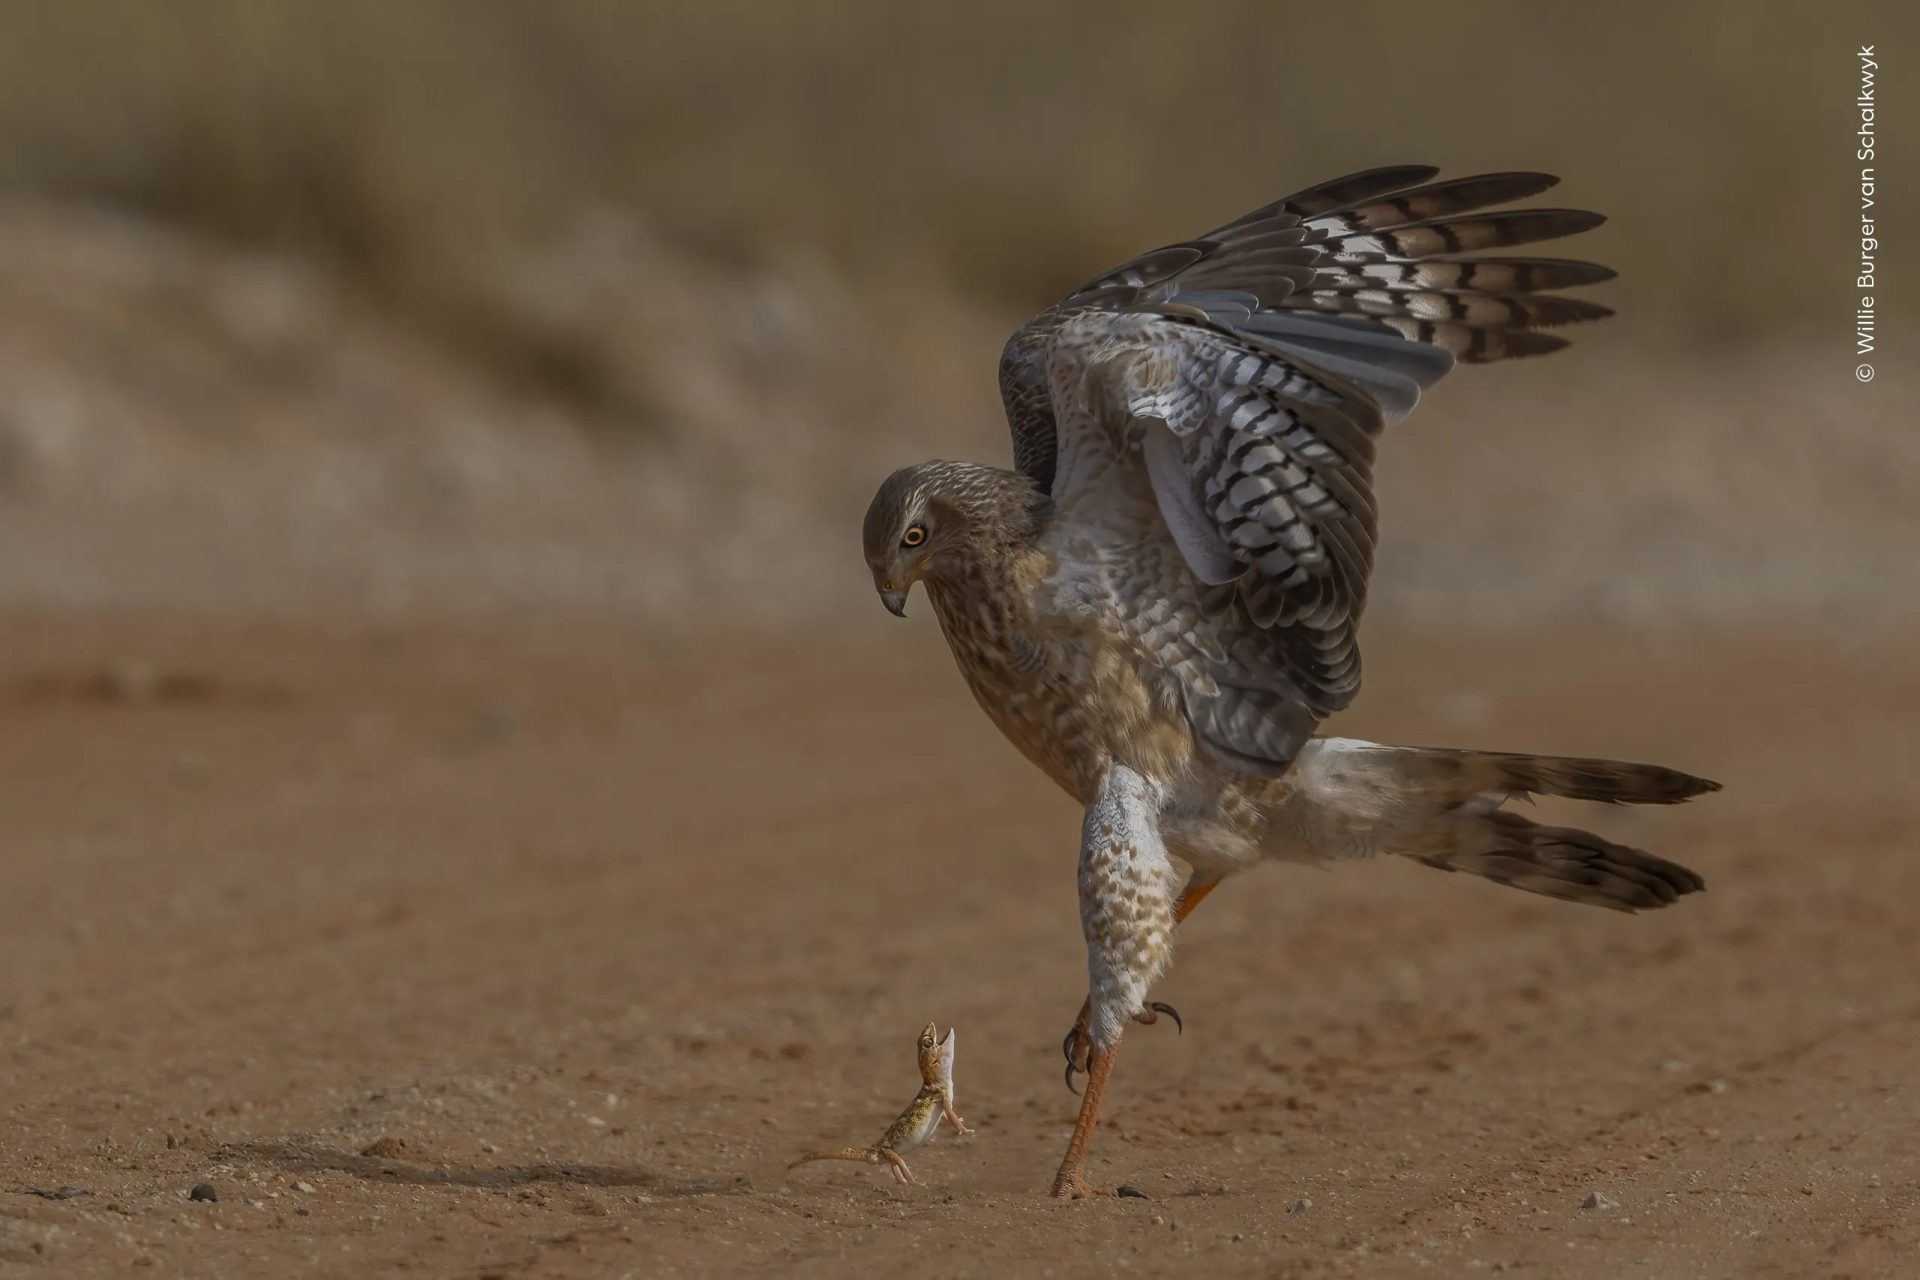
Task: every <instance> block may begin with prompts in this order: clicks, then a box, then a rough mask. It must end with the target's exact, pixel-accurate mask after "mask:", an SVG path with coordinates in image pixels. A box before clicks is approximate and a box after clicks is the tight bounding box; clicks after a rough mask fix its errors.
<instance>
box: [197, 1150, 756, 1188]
mask: <svg viewBox="0 0 1920 1280" xmlns="http://www.w3.org/2000/svg"><path fill="white" fill-rule="evenodd" d="M215 1154H216V1155H217V1156H218V1157H219V1158H221V1159H227V1160H258V1161H264V1162H266V1163H268V1164H274V1165H278V1166H279V1167H280V1168H282V1169H287V1170H291V1171H294V1172H302V1173H317V1172H323V1171H331V1172H335V1173H347V1174H352V1175H353V1176H354V1177H356V1178H364V1179H366V1180H367V1181H369V1182H394V1183H404V1184H407V1185H411V1186H418V1187H475V1188H479V1189H482V1190H490V1191H499V1190H506V1189H508V1188H512V1187H523V1186H530V1185H533V1184H536V1183H559V1184H563V1185H567V1186H575V1187H630V1188H633V1189H635V1190H638V1191H642V1192H645V1193H646V1194H647V1195H650V1196H660V1197H688V1196H714V1195H737V1194H740V1193H743V1192H745V1191H747V1190H749V1189H750V1188H751V1183H750V1182H749V1180H748V1179H747V1177H746V1176H745V1175H744V1174H736V1175H733V1176H731V1177H725V1178H676V1177H671V1176H668V1175H666V1174H661V1173H655V1172H653V1171H652V1170H648V1169H635V1168H622V1167H619V1166H615V1165H598V1164H571V1163H563V1162H542V1163H539V1164H523V1165H500V1166H496V1167H494V1168H479V1169H461V1168H448V1167H435V1166H431V1165H421V1164H413V1163H410V1162H408V1161H405V1160H394V1159H389V1158H387V1157H384V1156H370V1155H361V1154H358V1153H355V1152H351V1151H341V1150H337V1149H335V1148H331V1147H323V1146H314V1145H311V1144H308V1143H301V1142H245V1143H233V1144H228V1145H225V1146H222V1147H220V1148H219V1150H218V1151H217V1152H216V1153H215Z"/></svg>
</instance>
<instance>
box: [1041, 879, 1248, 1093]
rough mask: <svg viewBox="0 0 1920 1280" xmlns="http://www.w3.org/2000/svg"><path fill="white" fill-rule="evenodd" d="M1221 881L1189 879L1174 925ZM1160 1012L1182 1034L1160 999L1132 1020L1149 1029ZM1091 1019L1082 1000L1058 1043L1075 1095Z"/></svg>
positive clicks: (1088, 1003)
mask: <svg viewBox="0 0 1920 1280" xmlns="http://www.w3.org/2000/svg"><path fill="white" fill-rule="evenodd" d="M1220 880H1221V877H1219V876H1203V875H1202V874H1201V873H1200V872H1198V871H1196V872H1194V873H1193V874H1192V875H1191V876H1189V877H1188V878H1187V886H1186V888H1184V889H1182V890H1181V891H1180V899H1179V901H1177V902H1175V903H1174V904H1173V922H1174V923H1175V924H1179V923H1180V922H1181V921H1182V920H1185V919H1186V918H1187V917H1188V916H1190V915H1192V914H1193V909H1194V908H1195V907H1197V906H1199V905H1200V903H1201V901H1202V900H1203V899H1205V898H1206V896H1207V895H1208V894H1210V893H1212V892H1213V891H1214V890H1215V889H1217V888H1219V886H1220ZM1163 1013H1164V1014H1166V1015H1167V1016H1168V1017H1169V1018H1172V1019H1173V1026H1174V1029H1175V1030H1176V1031H1178V1032H1180V1033H1182V1034H1185V1032H1186V1029H1187V1024H1186V1023H1185V1022H1183V1021H1181V1019H1180V1011H1179V1010H1178V1009H1175V1008H1174V1007H1173V1006H1172V1005H1170V1004H1166V1003H1163V1002H1162V1001H1159V1000H1155V1001H1152V1002H1151V1003H1149V1004H1148V1005H1147V1007H1146V1008H1144V1009H1142V1010H1141V1011H1140V1012H1139V1013H1136V1014H1135V1015H1134V1016H1133V1020H1134V1021H1135V1022H1138V1023H1140V1024H1141V1025H1142V1026H1148V1027H1150V1026H1152V1025H1153V1024H1154V1023H1156V1022H1158V1021H1160V1015H1161V1014H1163ZM1092 1017H1093V1001H1092V999H1091V998H1089V999H1086V1000H1082V1001H1081V1002H1080V1014H1079V1016H1078V1017H1076V1018H1075V1019H1074V1020H1073V1026H1072V1027H1070V1028H1068V1030H1067V1038H1066V1039H1064V1040H1062V1041H1061V1042H1060V1053H1061V1056H1063V1057H1065V1058H1066V1060H1067V1088H1068V1089H1071V1090H1073V1092H1075V1093H1078V1092H1080V1091H1079V1090H1078V1089H1074V1087H1073V1077H1074V1076H1075V1075H1076V1074H1077V1073H1079V1072H1082V1071H1085V1070H1087V1058H1088V1055H1089V1054H1090V1053H1091V1052H1092V1049H1093V1042H1092V1041H1091V1040H1089V1039H1088V1038H1087V1022H1088V1020H1089V1019H1090V1018H1092Z"/></svg>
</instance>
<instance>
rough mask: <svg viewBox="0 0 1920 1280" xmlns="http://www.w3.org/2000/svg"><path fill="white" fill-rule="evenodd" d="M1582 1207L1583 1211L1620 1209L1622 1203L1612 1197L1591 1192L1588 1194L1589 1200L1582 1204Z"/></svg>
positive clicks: (1583, 1201)
mask: <svg viewBox="0 0 1920 1280" xmlns="http://www.w3.org/2000/svg"><path fill="white" fill-rule="evenodd" d="M1580 1207H1581V1208H1582V1209H1618V1208H1619V1207H1620V1202H1619V1201H1618V1200H1615V1199H1614V1198H1613V1197H1612V1196H1609V1195H1604V1194H1602V1193H1601V1192H1598V1191H1589V1192H1587V1198H1586V1199H1585V1200H1582V1201H1581V1202H1580Z"/></svg>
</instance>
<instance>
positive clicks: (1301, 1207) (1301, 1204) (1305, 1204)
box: [1287, 1199, 1313, 1213]
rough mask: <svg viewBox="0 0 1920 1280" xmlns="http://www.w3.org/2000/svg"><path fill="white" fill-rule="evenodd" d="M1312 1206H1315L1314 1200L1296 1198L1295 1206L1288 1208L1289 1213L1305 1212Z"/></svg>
mask: <svg viewBox="0 0 1920 1280" xmlns="http://www.w3.org/2000/svg"><path fill="white" fill-rule="evenodd" d="M1311 1208H1313V1201H1311V1200H1304V1199H1303V1200H1295V1201H1294V1202H1293V1206H1292V1207H1291V1208H1290V1209H1288V1210H1287V1212H1288V1213H1305V1212H1306V1211H1307V1210H1309V1209H1311Z"/></svg>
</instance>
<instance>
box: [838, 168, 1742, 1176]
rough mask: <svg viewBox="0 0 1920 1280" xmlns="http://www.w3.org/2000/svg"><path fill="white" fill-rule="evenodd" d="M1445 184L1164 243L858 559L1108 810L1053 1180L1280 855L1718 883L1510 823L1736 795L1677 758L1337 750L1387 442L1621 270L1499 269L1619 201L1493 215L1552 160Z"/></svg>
mask: <svg viewBox="0 0 1920 1280" xmlns="http://www.w3.org/2000/svg"><path fill="white" fill-rule="evenodd" d="M1435 172H1436V171H1435V170H1433V169H1431V168H1428V167H1425V166H1403V167H1395V168H1384V169H1370V170H1368V171H1366V172H1364V173H1356V174H1353V175H1351V176H1348V177H1344V178H1339V179H1336V180H1335V181H1332V182H1327V183H1322V184H1321V185H1319V186H1316V187H1310V188H1308V189H1307V190H1305V191H1302V192H1299V193H1298V194H1296V195H1291V196H1288V197H1287V198H1285V199H1283V200H1279V201H1276V202H1274V203H1273V204H1269V205H1266V206H1264V207H1262V208H1259V209H1256V210H1254V211H1253V212H1252V213H1249V214H1247V215H1246V216H1245V217H1242V218H1237V219H1235V220H1234V221H1232V222H1230V223H1228V224H1227V225H1225V226H1223V227H1221V228H1219V229H1218V230H1215V231H1209V232H1207V233H1206V234H1205V235H1202V236H1198V237H1196V238H1194V239H1192V240H1186V241H1182V242H1181V243H1178V244H1171V245H1167V246H1166V247H1164V248H1160V249H1155V250H1153V251H1152V252H1151V253H1146V254H1142V255H1141V256H1140V257H1138V258H1135V259H1134V260H1133V261H1131V262H1129V263H1126V264H1125V265H1124V266H1120V267H1117V268H1115V269H1114V270H1112V271H1108V272H1106V273H1105V274H1103V275H1100V276H1098V277H1096V278H1095V279H1093V280H1091V281H1089V282H1088V283H1087V284H1085V285H1084V286H1082V287H1081V288H1079V289H1076V290H1075V291H1074V292H1073V293H1071V294H1069V295H1068V296H1067V297H1066V298H1065V299H1063V300H1061V301H1060V302H1058V303H1055V304H1054V305H1053V306H1051V307H1049V308H1047V309H1046V310H1045V311H1042V312H1041V313H1040V314H1039V315H1038V316H1035V317H1034V318H1033V319H1032V320H1031V321H1029V322H1028V323H1027V324H1026V325H1025V326H1024V327H1022V328H1021V329H1020V330H1019V332H1017V333H1015V334H1014V335H1013V338H1012V339H1011V341H1009V342H1008V343H1007V347H1006V350H1005V352H1004V354H1003V355H1002V356H1001V361H1000V389H1001V394H1002V396H1003V398H1004V400H1005V404H1006V411H1007V419H1008V422H1009V424H1010V425H1011V427H1012V431H1013V453H1014V462H1015V469H1013V470H1010V471H1009V470H1004V469H1001V468H998V467H989V466H980V465H977V464H974V463H965V462H927V463H922V464H920V465H918V466H912V467H907V468H904V469H903V470H900V471H897V472H895V473H894V474H893V475H891V476H889V477H887V479H886V481H885V482H884V483H883V484H882V485H881V486H880V491H879V493H878V494H876V495H875V497H874V499H873V505H872V506H871V507H870V508H869V509H868V511H867V516H866V525H865V544H866V557H867V563H868V565H869V566H870V567H871V569H872V571H873V580H874V586H875V588H876V589H877V590H878V591H879V593H880V595H881V597H882V598H883V600H884V601H885V603H886V605H887V607H888V608H889V609H891V610H892V611H893V612H895V613H902V612H903V611H904V609H905V605H906V598H907V593H908V591H909V589H910V588H911V587H912V585H913V584H914V583H915V582H924V583H925V584H926V587H927V595H928V596H929V598H930V599H931V600H932V601H933V607H934V612H935V613H936V614H937V615H938V616H939V620H940V626H941V629H942V630H943V631H944V632H945V634H946V637H947V643H948V645H949V646H950V647H951V648H952V650H953V656H954V660H955V662H956V663H957V664H958V665H959V667H960V670H961V672H962V674H963V675H964V676H965V678H966V681H967V683H968V685H969V686H970V687H971V688H972V690H973V693H974V696H975V698H976V699H977V700H978V701H979V703H980V705H981V707H982V708H984V709H985V711H986V713H987V715H988V716H989V717H991V718H992V720H993V722H994V723H995V724H996V725H998V726H999V727H1000V730H1001V732H1003V733H1004V734H1006V736H1007V737H1008V738H1009V739H1010V740H1012V742H1013V744H1014V745H1015V746H1017V747H1018V748H1020V750H1021V752H1023V753H1024V754H1025V755H1026V756H1027V758H1028V759H1030V760H1031V761H1033V763H1034V764H1036V765H1038V766H1039V767H1040V768H1041V769H1042V770H1043V771H1044V772H1045V773H1046V774H1047V776H1048V777H1050V778H1052V779H1053V780H1054V781H1055V782H1057V783H1058V784H1059V785H1060V786H1061V787H1062V788H1064V789H1065V790H1066V791H1067V792H1068V793H1069V794H1071V795H1072V796H1073V797H1074V799H1076V800H1077V801H1079V802H1080V803H1081V804H1082V805H1083V806H1085V811H1086V812H1085V822H1084V825H1083V829H1082V833H1081V845H1080V874H1079V886H1080V914H1081V923H1082V926H1083V928H1084V931H1085V934H1086V941H1087V968H1088V987H1089V990H1088V997H1087V1004H1086V1006H1085V1007H1084V1008H1083V1010H1082V1012H1081V1017H1080V1019H1079V1020H1078V1022H1077V1023H1076V1024H1075V1026H1074V1029H1073V1030H1072V1031H1071V1032H1070V1033H1069V1034H1068V1037H1067V1042H1066V1045H1065V1046H1064V1047H1065V1050H1066V1054H1067V1077H1068V1082H1069V1084H1071V1083H1072V1080H1073V1077H1074V1075H1075V1073H1076V1071H1085V1072H1086V1073H1087V1085H1086V1091H1085V1096H1084V1097H1083V1099H1082V1103H1081V1109H1080V1115H1079V1119H1078V1121H1077V1122H1076V1124H1075V1126H1074V1131H1073V1137H1072V1139H1071V1141H1070V1143H1069V1144H1068V1147H1067V1153H1066V1157H1065V1159H1064V1160H1063V1162H1062V1163H1061V1166H1060V1170H1059V1173H1058V1175H1057V1177H1056V1178H1055V1181H1054V1186H1053V1190H1054V1194H1055V1195H1058V1196H1082V1195H1087V1194H1089V1193H1091V1192H1092V1190H1093V1188H1091V1187H1090V1186H1089V1184H1088V1182H1087V1179H1086V1172H1085V1170H1086V1157H1087V1150H1088V1147H1089V1144H1090V1143H1091V1140H1092V1137H1093V1131H1094V1126H1095V1124H1096V1122H1097V1120H1098V1117H1099V1111H1100V1102H1101V1097H1102V1094H1103V1092H1104V1089H1105V1085H1106V1082H1107V1079H1108V1076H1109V1074H1110V1072H1111V1071H1112V1066H1113V1058H1114V1053H1115V1050H1116V1049H1117V1048H1118V1046H1119V1042H1120V1037H1121V1032H1122V1031H1123V1029H1124V1028H1125V1027H1126V1025H1127V1024H1128V1023H1129V1022H1131V1021H1143V1022H1151V1021H1153V1020H1154V1019H1155V1016H1156V1012H1171V1011H1170V1010H1167V1009H1166V1006H1164V1005H1159V1004H1155V1003H1151V1002H1149V1000H1148V993H1149V991H1150V989H1151V988H1152V985H1153V983H1154V980H1155V979H1156V978H1157V977H1158V976H1159V974H1160V973H1161V972H1162V970H1163V969H1164V968H1165V966H1166V964H1167V962H1168V959H1169V957H1170V956H1171V954H1172V943H1173V933H1174V926H1175V924H1176V923H1177V922H1178V921H1179V920H1180V919H1182V918H1183V917H1184V916H1185V915H1186V913H1187V912H1188V911H1190V910H1191V909H1192V908H1193V907H1194V905H1195V904H1197V903H1198V902H1199V901H1200V899H1201V898H1203V897H1204V896H1205V895H1206V894H1207V893H1208V892H1209V891H1210V890H1211V889H1212V888H1213V887H1214V886H1215V885H1217V884H1218V883H1219V882H1220V880H1221V879H1223V878H1224V877H1226V876H1228V875H1230V874H1232V873H1234V872H1237V871H1241V870H1244V869H1246V868H1248V867H1251V866H1253V865H1255V864H1257V863H1260V862H1266V861H1293V862H1308V863H1326V862H1331V861H1336V860H1342V859H1348V858H1356V857H1362V856H1365V855H1369V854H1374V853H1393V854H1401V855H1403V856H1406V857H1409V858H1414V859H1417V860H1418V861H1421V862H1424V863H1426V864H1427V865H1429V866H1434V867H1439V868H1441V869H1443V870H1448V871H1468V872H1472V873H1474V874H1476V875H1481V876H1485V877H1486V878H1488V879H1490V880H1494V881H1498V882H1499V883H1501V884H1508V885H1513V886H1515V887H1517V888H1521V889H1527V890H1531V891H1533V892H1535V893H1542V894H1547V895H1550V896H1553V897H1556V898H1564V899H1567V900H1569V901H1572V902H1585V903H1592V904H1594V905H1597V906H1603V907H1611V908H1614V909H1616V910H1622V911H1633V910H1636V909H1639V908H1644V907H1659V906H1665V905H1666V904H1668V903H1670V902H1672V901H1674V900H1675V899H1676V898H1678V897H1679V896H1680V895H1682V894H1686V893H1691V892H1693V891H1695V890H1697V889H1699V888H1701V887H1702V884H1703V882H1702V881H1701V879H1700V877H1699V876H1698V875H1696V874H1694V873H1693V872H1692V871H1690V870H1688V869H1687V868H1685V867H1681V866H1678V865H1676V864H1674V863H1671V862H1668V861H1665V860H1664V859H1661V858H1657V857H1654V856H1653V855H1651V854H1648V853H1645V852H1642V851H1640V850H1638V849H1629V848H1625V847H1623V846H1621V845H1617V844H1614V843H1612V842H1610V841H1608V840H1606V839H1603V838H1602V837H1600V836H1596V835H1592V834H1589V833H1587V832H1585V831H1577V830H1572V829H1568V828H1562V827H1549V826H1543V825H1540V824H1537V823H1535V822H1532V821H1530V820H1528V819H1527V818H1524V817H1521V816H1519V815H1517V814H1513V813H1509V812H1506V811H1505V810H1504V809H1503V808H1502V806H1503V805H1504V804H1505V803H1506V802H1507V801H1508V800H1510V799H1512V798H1515V797H1522V796H1527V795H1532V794H1541V795H1553V796H1567V797H1572V798H1575V799H1581V800H1598V801H1611V802H1618V803H1633V804H1670V803H1673V802H1676V801H1680V800H1685V799H1688V798H1690V797H1692V796H1695V795H1698V794H1700V793H1702V792H1704V791H1711V790H1715V789H1716V786H1715V784H1714V783H1711V782H1708V781H1706V780H1704V779H1701V778H1695V777H1691V776H1689V775H1687V774H1683V773H1678V772H1676V771H1674V770H1671V769H1664V768H1659V767H1657V766H1653V765H1640V764H1623V763H1617V762H1614V761H1608V760H1580V759H1562V758H1554V757H1543V756H1530V755H1508V754H1497V753H1490V752H1479V751H1451V750H1437V749H1427V748H1410V747H1391V746H1381V745H1378V744H1375V743H1371V742H1359V741H1354V740H1351V739H1343V738H1323V737H1315V736H1313V735H1314V731H1315V729H1316V728H1317V727H1318V726H1319V725H1320V723H1321V721H1322V720H1324V719H1325V718H1326V717H1327V716H1329V715H1331V714H1332V713H1333V712H1335V711H1338V710H1340V709H1341V708H1343V707H1345V706H1347V705H1348V704H1349V703H1350V702H1352V700H1353V698H1354V695H1355V694H1356V693H1357V692H1358V691H1359V688H1360V651H1359V647H1358V643H1357V631H1358V627H1359V622H1360V614H1361V610H1362V608H1363V606H1364V605H1365V603H1366V596H1367V579H1368V575H1369V573H1370V572H1371V570H1372V568H1373V553H1374V541H1375V535H1376V530H1377V528H1378V523H1377V513H1376V510H1375V503H1374V495H1373V485H1372V474H1373V455H1374V447H1375V442H1376V441H1377V440H1378V439H1379V437H1380V435H1381V433H1382V431H1383V430H1384V429H1385V428H1386V427H1388V426H1390V425H1392V424H1394V423H1397V422H1399V421H1400V419H1402V418H1404V417H1405V416H1406V415H1407V414H1408V413H1409V412H1411V411H1412V409H1413V407H1414V405H1415V404H1416V403H1417V402H1418V400H1419V398H1420V395H1421V393H1422V392H1423V391H1425V390H1426V389H1427V388H1428V387H1429V386H1431V385H1432V384H1433V383H1434V382H1435V381H1436V380H1437V379H1439V377H1440V376H1441V375H1442V374H1444V373H1446V372H1447V371H1448V370H1449V369H1451V368H1452V367H1453V366H1454V364H1455V363H1456V362H1466V363H1482V362H1486V361H1492V360H1500V359H1505V358H1507V357H1510V356H1524V355H1537V354H1540V353H1542V352H1547V351H1553V350H1555V349H1557V348H1559V347H1562V346H1564V345H1566V342H1565V339H1563V338H1560V337H1557V336H1555V335H1553V334H1550V333H1544V332H1542V331H1541V330H1542V329H1543V328H1547V327H1551V326H1555V325H1560V324H1565V323H1570V322H1573V321H1580V320H1592V319H1597V318H1599V317H1601V316H1604V315H1607V314H1608V311H1607V309H1606V308H1604V307H1602V306H1599V305H1597V304H1595V303H1592V302H1588V301H1585V300H1583V299H1579V298H1570V297H1565V296H1561V295H1560V294H1558V293H1555V292H1552V291H1553V290H1559V289H1566V288H1572V287H1576V286H1581V285H1589V284H1594V283H1597V282H1599V281H1602V280H1606V279H1608V278H1610V277H1611V276H1612V274H1613V273H1612V272H1610V271H1608V270H1607V269H1606V268H1604V267H1599V266H1595V265H1593V264H1592V263H1587V262H1575V261H1569V260H1566V259H1560V258H1541V257H1502V256H1475V255H1476V254H1478V253H1479V252H1480V251H1483V250H1490V249H1500V248H1504V247H1506V246H1510V245H1520V244H1529V243H1532V242H1535V241H1541V240H1550V239H1553V238H1555V237H1559V236H1565V235H1570V234H1572V233H1574V232H1578V231H1583V230H1586V229H1587V228H1590V227H1593V226H1595V225H1596V224H1598V223H1599V222H1600V221H1601V219H1600V217H1599V216H1598V215H1595V214H1592V213H1584V212H1579V211H1575V210H1567V209H1539V208H1523V209H1513V210H1499V211H1491V212H1489V210H1490V209H1492V208H1493V207H1494V206H1498V205H1504V204H1507V203H1509V202H1512V201H1516V200H1522V199H1525V198H1527V197H1530V196H1534V195H1537V194H1538V193H1540V192H1542V191H1545V190H1546V189H1547V188H1549V187H1551V186H1552V185H1554V183H1555V181H1556V180H1555V179H1554V178H1552V177H1550V176H1548V175H1546V174H1539V173H1495V174H1485V175H1482V176H1479V177H1471V178H1460V179H1455V180H1453V181H1448V182H1435V181H1433V177H1434V174H1435Z"/></svg>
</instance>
